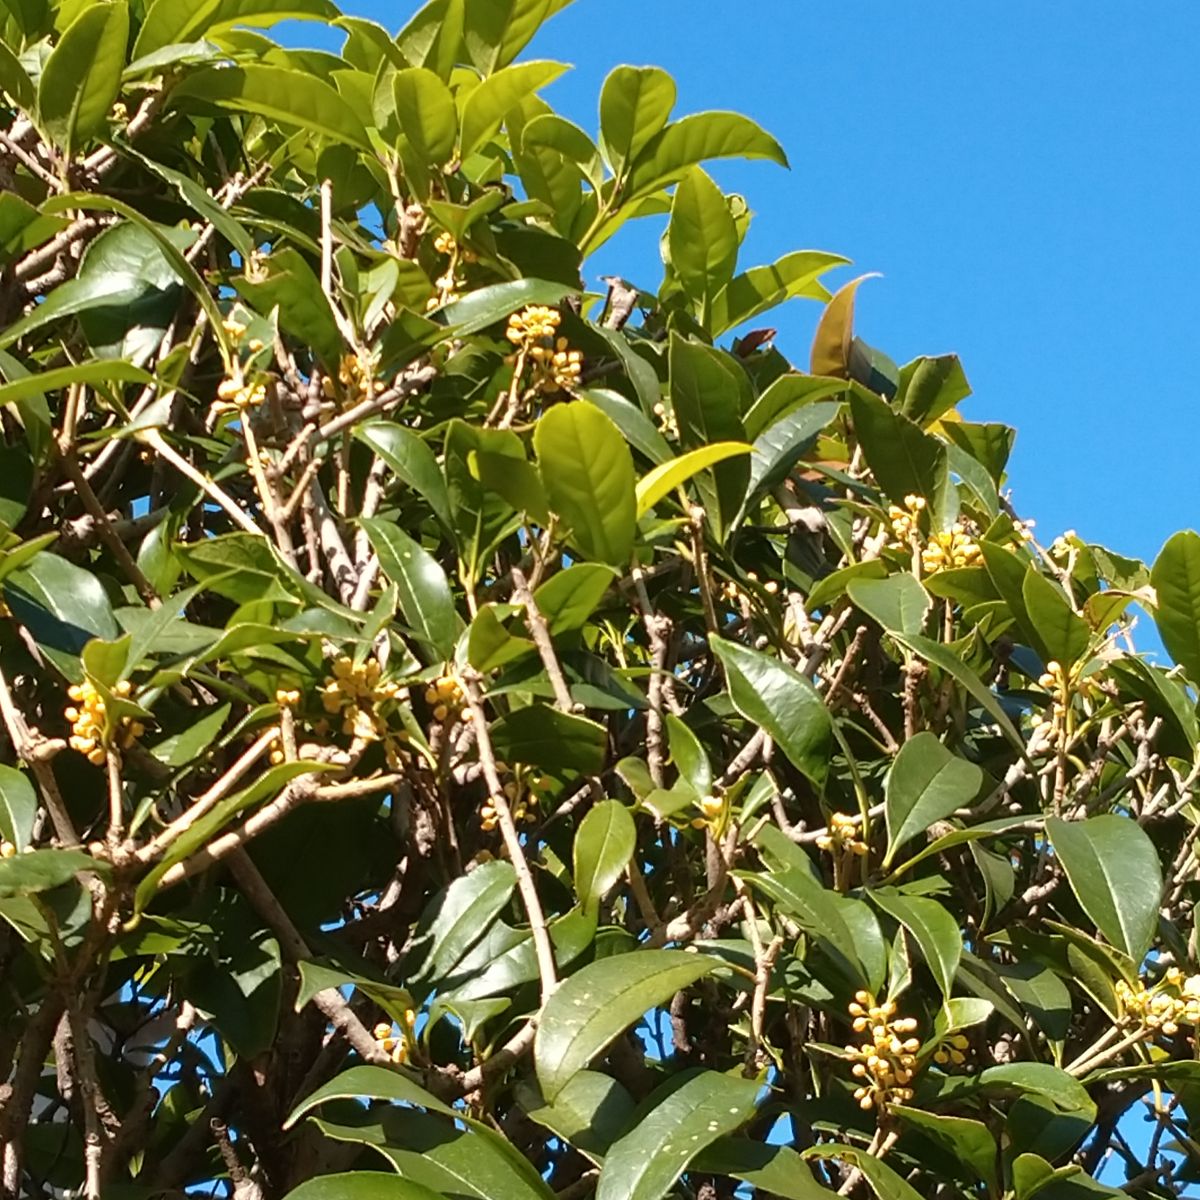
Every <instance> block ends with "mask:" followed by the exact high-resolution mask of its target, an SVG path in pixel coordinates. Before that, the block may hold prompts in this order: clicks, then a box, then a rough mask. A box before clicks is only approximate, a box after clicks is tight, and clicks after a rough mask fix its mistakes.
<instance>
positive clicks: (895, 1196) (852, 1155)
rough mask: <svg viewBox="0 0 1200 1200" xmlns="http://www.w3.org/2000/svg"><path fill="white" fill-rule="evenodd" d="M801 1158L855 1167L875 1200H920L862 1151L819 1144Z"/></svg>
mask: <svg viewBox="0 0 1200 1200" xmlns="http://www.w3.org/2000/svg"><path fill="white" fill-rule="evenodd" d="M802 1157H804V1158H821V1159H828V1158H836V1159H840V1160H841V1161H842V1162H844V1163H847V1164H849V1165H850V1166H852V1167H857V1168H858V1169H859V1170H860V1171H861V1172H862V1173H863V1175H864V1176H865V1177H866V1180H867V1182H868V1183H869V1184H870V1185H871V1190H872V1191H873V1192H874V1193H875V1195H876V1196H877V1197H878V1198H879V1200H922V1198H921V1193H920V1192H918V1191H917V1190H916V1188H914V1187H913V1186H912V1185H911V1184H910V1183H908V1182H906V1181H905V1179H904V1178H903V1177H902V1176H900V1175H898V1174H896V1172H895V1171H893V1170H892V1168H891V1167H889V1166H888V1165H887V1163H885V1162H884V1161H883V1160H882V1159H878V1158H876V1157H875V1156H874V1155H872V1154H868V1153H867V1152H866V1149H860V1148H858V1147H857V1146H845V1145H839V1144H836V1143H831V1142H822V1143H820V1144H819V1145H816V1146H810V1147H809V1149H807V1150H805V1151H804V1152H803V1154H802Z"/></svg>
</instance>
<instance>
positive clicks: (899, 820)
mask: <svg viewBox="0 0 1200 1200" xmlns="http://www.w3.org/2000/svg"><path fill="white" fill-rule="evenodd" d="M982 786H983V772H982V771H981V770H980V769H979V768H978V767H977V766H976V765H975V764H974V763H970V762H967V761H966V760H965V759H962V758H958V757H956V756H955V755H953V754H951V753H950V751H949V750H947V749H946V747H945V746H943V745H942V743H941V742H940V741H938V739H937V738H936V737H935V736H934V735H933V734H932V733H929V732H928V731H927V730H922V731H921V732H920V733H918V734H916V735H914V736H913V737H911V738H909V739H908V740H907V741H906V742H905V743H904V745H903V746H901V747H900V753H899V754H897V755H896V761H895V762H894V763H893V764H892V769H891V771H890V772H889V773H888V777H887V783H886V785H885V787H884V810H883V811H884V820H885V821H886V822H887V830H888V847H887V853H886V854H885V855H884V859H883V866H884V867H885V868H886V867H888V866H889V865H890V864H891V862H892V859H893V858H894V857H895V855H896V851H897V850H898V849H899V848H900V847H901V846H902V845H904V843H905V842H907V841H908V840H909V839H910V838H913V837H916V836H917V834H919V833H921V832H923V831H924V830H925V829H928V828H929V826H930V825H932V824H933V823H934V822H935V821H941V820H944V819H945V818H946V817H948V816H949V815H950V814H951V813H952V812H954V810H955V809H958V808H963V807H965V806H966V805H968V804H970V803H971V801H972V800H974V799H975V797H976V795H977V794H978V792H979V789H980V788H981V787H982Z"/></svg>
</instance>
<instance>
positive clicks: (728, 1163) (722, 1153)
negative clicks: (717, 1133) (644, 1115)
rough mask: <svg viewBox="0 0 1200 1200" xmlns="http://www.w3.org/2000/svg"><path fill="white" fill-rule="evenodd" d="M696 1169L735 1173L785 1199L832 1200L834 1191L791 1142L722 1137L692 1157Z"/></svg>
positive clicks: (758, 1188) (759, 1190)
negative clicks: (780, 1143) (778, 1143)
mask: <svg viewBox="0 0 1200 1200" xmlns="http://www.w3.org/2000/svg"><path fill="white" fill-rule="evenodd" d="M692 1170H693V1171H698V1172H701V1173H702V1174H705V1175H732V1176H733V1178H734V1179H740V1180H742V1182H743V1183H748V1184H750V1186H751V1187H752V1188H753V1189H754V1194H755V1195H756V1196H757V1195H759V1194H763V1193H765V1194H767V1195H771V1196H782V1197H784V1200H829V1197H830V1191H829V1189H828V1188H825V1187H822V1186H821V1185H820V1184H819V1183H818V1182H817V1181H816V1180H815V1179H814V1178H813V1175H812V1171H811V1170H810V1169H809V1167H808V1164H807V1163H806V1162H805V1161H804V1159H802V1158H801V1157H800V1155H799V1154H797V1153H796V1151H795V1150H793V1149H792V1148H791V1146H773V1145H769V1144H768V1143H765V1142H756V1141H752V1140H751V1139H750V1138H747V1137H721V1138H718V1139H717V1140H716V1141H715V1142H713V1144H712V1145H711V1146H709V1147H707V1148H706V1149H704V1150H702V1151H701V1152H700V1153H699V1154H698V1155H696V1157H695V1158H694V1159H693V1160H692Z"/></svg>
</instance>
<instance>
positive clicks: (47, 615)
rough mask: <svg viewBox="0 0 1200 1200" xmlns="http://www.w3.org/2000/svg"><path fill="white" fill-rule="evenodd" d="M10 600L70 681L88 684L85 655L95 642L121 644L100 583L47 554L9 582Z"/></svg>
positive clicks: (6, 591) (9, 577)
mask: <svg viewBox="0 0 1200 1200" xmlns="http://www.w3.org/2000/svg"><path fill="white" fill-rule="evenodd" d="M3 587H4V599H5V602H6V603H7V604H8V607H9V608H10V609H11V610H12V614H13V616H14V617H15V618H16V619H17V620H18V621H20V622H21V624H22V625H24V626H25V627H26V629H28V630H29V632H30V634H31V635H32V636H33V639H34V641H36V642H37V644H38V646H39V647H40V648H41V650H42V652H43V653H44V654H45V655H46V657H47V658H49V659H50V661H51V662H53V663H54V665H55V666H56V667H58V669H59V670H60V671H62V673H63V674H64V675H66V677H67V678H68V679H70V680H72V681H74V682H78V681H79V680H80V679H81V678H82V673H81V671H80V665H79V655H80V653H81V652H82V651H83V648H84V646H85V645H87V643H88V642H89V641H90V640H91V639H92V638H93V637H98V638H103V639H104V640H105V641H115V640H116V639H117V638H119V637H120V636H121V629H120V626H118V624H117V621H116V618H115V617H114V616H113V611H112V606H111V605H110V604H109V601H108V596H107V594H106V593H105V591H104V588H103V586H102V585H101V583H100V581H99V580H98V579H97V578H96V577H95V576H94V575H92V574H91V573H90V572H88V571H85V570H83V569H82V568H81V567H77V566H75V565H74V564H73V563H69V562H67V560H66V559H65V558H59V557H58V556H57V555H56V554H49V553H47V552H45V551H43V552H42V553H40V554H38V555H36V556H35V557H34V558H33V559H31V560H30V561H29V562H28V563H27V564H26V565H25V566H23V567H22V568H21V569H20V570H17V571H13V572H12V573H11V574H9V575H7V576H6V577H5V579H4V584H3Z"/></svg>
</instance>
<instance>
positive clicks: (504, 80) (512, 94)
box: [459, 62, 567, 159]
mask: <svg viewBox="0 0 1200 1200" xmlns="http://www.w3.org/2000/svg"><path fill="white" fill-rule="evenodd" d="M566 69H567V68H566V65H565V64H564V63H557V62H527V63H518V64H517V65H515V66H511V67H504V68H502V69H501V70H499V71H497V72H496V73H495V74H494V75H489V76H488V77H487V78H486V79H485V80H484V81H483V82H482V83H481V84H480V85H479V86H478V87H477V88H475V89H473V90H472V91H471V93H470V94H469V95H468V96H467V98H466V101H465V103H464V104H463V107H462V121H461V140H460V143H459V155H460V156H461V157H462V158H464V159H465V158H469V157H470V156H471V155H472V154H474V153H475V152H476V151H477V150H479V149H481V148H482V146H483V144H484V143H485V142H486V141H487V140H488V138H490V137H492V135H493V134H495V133H496V131H497V130H498V129H499V128H500V126H501V124H503V122H504V118H505V117H506V116H508V114H509V112H510V111H511V110H512V109H514V108H516V107H517V105H519V104H520V103H521V102H522V101H523V100H524V99H525V98H526V97H527V96H530V95H532V94H533V93H534V92H537V91H538V90H540V89H541V88H544V87H545V86H546V85H547V84H549V83H553V82H554V80H556V79H557V78H558V77H559V76H560V75H561V74H562V73H563V72H564V71H565V70H566Z"/></svg>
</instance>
